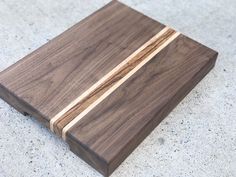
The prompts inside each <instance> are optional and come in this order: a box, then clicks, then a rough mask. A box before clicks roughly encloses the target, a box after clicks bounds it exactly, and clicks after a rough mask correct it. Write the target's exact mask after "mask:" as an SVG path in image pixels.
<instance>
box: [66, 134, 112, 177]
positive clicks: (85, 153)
mask: <svg viewBox="0 0 236 177" xmlns="http://www.w3.org/2000/svg"><path fill="white" fill-rule="evenodd" d="M66 142H67V144H68V145H69V147H70V150H71V151H72V152H73V153H74V154H76V155H77V156H79V157H80V158H81V159H83V160H84V161H85V162H86V163H87V164H89V165H90V166H92V167H93V168H94V169H96V170H97V171H98V172H99V173H101V174H102V175H103V176H105V177H106V176H108V163H107V161H106V160H105V159H103V158H102V157H101V156H99V155H98V154H96V153H95V152H94V151H92V150H90V149H89V148H88V147H86V145H83V144H82V143H81V142H78V140H74V138H73V137H70V136H68V138H67V140H66Z"/></svg>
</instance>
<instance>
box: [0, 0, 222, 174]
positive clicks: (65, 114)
mask: <svg viewBox="0 0 236 177" xmlns="http://www.w3.org/2000/svg"><path fill="white" fill-rule="evenodd" d="M216 57H217V52H215V51H214V50H212V49H210V48H208V47H206V46H204V45H202V44H200V43H198V42H196V41H194V40H192V39H190V38H188V37H186V36H184V35H182V34H180V33H179V32H176V31H175V30H173V29H171V28H169V27H166V26H165V25H163V24H161V23H159V22H156V21H154V20H152V19H150V18H148V17H147V16H145V15H143V14H141V13H139V12H137V11H135V10H133V9H131V8H129V7H127V6H125V5H124V4H122V3H120V2H118V1H112V2H110V3H109V4H108V5H106V6H105V7H103V8H101V9H100V10H98V11H97V12H95V13H94V14H92V15H90V16H89V17H87V18H85V19H84V20H82V21H81V22H79V23H78V24H76V25H74V26H73V27H71V28H70V29H68V30H67V31H65V32H64V33H62V34H61V35H59V36H58V37H56V38H54V39H53V40H51V41H50V42H48V43H47V44H45V45H43V46H42V47H40V48H39V49H37V50H36V51H34V52H33V53H31V54H29V55H28V56H26V57H24V58H23V59H22V60H20V61H18V62H17V63H15V64H14V65H12V66H10V67H9V68H7V69H6V70H4V71H2V72H1V73H0V97H1V98H2V99H3V100H5V101H6V102H7V103H9V104H10V105H12V106H13V107H15V108H16V109H17V110H18V111H20V112H21V113H22V114H24V115H28V114H29V115H32V116H33V117H35V118H37V119H38V120H39V121H40V122H41V123H43V124H44V125H45V126H47V127H48V128H50V129H51V130H52V131H53V132H55V133H56V134H57V135H59V136H62V138H63V139H64V140H65V141H66V142H67V143H68V144H69V146H70V149H71V150H72V151H73V152H74V153H75V154H77V155H78V156H80V157H81V158H82V159H84V160H85V161H86V162H87V163H89V164H90V165H91V166H93V167H94V168H95V169H96V170H98V171H99V172H100V173H101V174H103V175H104V176H109V175H110V174H111V173H112V172H113V171H114V170H115V169H116V168H117V167H118V166H119V164H120V163H121V162H122V161H123V160H124V159H125V158H126V157H127V156H128V155H129V154H130V153H131V152H132V151H133V150H134V149H135V147H136V146H138V144H139V143H141V142H142V140H143V139H144V138H145V137H146V136H147V135H148V134H149V133H150V132H151V131H152V130H153V129H154V128H155V127H156V126H157V125H158V124H159V123H160V122H161V120H162V119H164V118H165V116H167V115H168V113H169V112H170V111H171V110H172V109H173V108H174V107H175V106H176V105H177V104H178V103H179V102H180V101H181V100H182V99H183V98H184V97H185V96H186V94H188V93H189V92H190V91H191V89H192V88H193V87H194V86H195V85H196V84H197V83H198V82H199V81H200V80H201V79H202V78H203V77H204V76H205V75H206V74H207V73H208V72H209V71H210V70H211V69H212V67H213V66H214V64H215V61H216Z"/></svg>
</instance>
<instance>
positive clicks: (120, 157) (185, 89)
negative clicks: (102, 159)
mask: <svg viewBox="0 0 236 177" xmlns="http://www.w3.org/2000/svg"><path fill="white" fill-rule="evenodd" d="M212 51H213V52H214V55H213V56H212V58H210V59H209V61H208V62H207V63H206V65H204V66H203V67H202V69H201V70H200V71H199V72H197V73H196V74H195V75H194V76H193V77H192V78H191V79H190V80H189V82H187V83H186V84H185V85H183V86H182V87H181V89H180V90H179V92H178V93H176V94H175V95H174V96H173V97H172V99H171V100H170V101H169V102H168V103H167V104H166V105H164V106H163V108H162V109H161V111H160V112H159V113H158V114H157V116H156V117H155V118H153V119H152V121H150V122H148V124H147V125H145V126H144V127H143V129H142V130H141V131H140V132H139V133H138V134H137V135H136V136H135V138H133V139H132V140H131V141H130V142H129V143H128V144H127V145H126V146H124V147H123V148H122V150H121V151H120V153H118V154H117V156H115V157H114V158H113V160H112V161H111V162H109V166H108V174H107V176H109V175H111V174H112V173H113V172H114V170H115V169H116V168H117V167H118V166H119V165H120V164H121V163H122V162H123V161H124V160H125V159H126V157H127V156H128V155H129V154H130V153H132V151H133V150H134V149H135V148H136V147H137V146H138V145H139V144H140V143H141V142H142V141H143V140H144V139H145V138H146V137H147V136H148V135H149V134H150V133H151V132H152V131H153V130H154V129H155V128H156V127H157V126H158V124H159V123H160V122H161V121H162V120H163V119H164V118H165V117H166V116H167V115H168V114H169V113H170V112H171V111H172V110H173V109H174V108H175V107H176V106H177V105H178V104H179V103H180V102H181V101H182V100H183V99H184V97H185V96H186V95H187V94H188V93H189V92H190V91H191V90H192V89H193V88H194V87H195V86H196V85H197V84H198V83H199V82H200V81H201V80H202V79H203V78H204V77H205V76H206V75H207V73H209V72H210V70H211V69H212V68H213V67H214V65H215V62H216V58H217V56H218V53H217V52H215V51H214V50H212Z"/></svg>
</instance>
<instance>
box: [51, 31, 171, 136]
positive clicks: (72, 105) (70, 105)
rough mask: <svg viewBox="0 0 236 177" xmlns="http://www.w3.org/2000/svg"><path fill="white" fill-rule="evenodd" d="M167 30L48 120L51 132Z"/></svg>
mask: <svg viewBox="0 0 236 177" xmlns="http://www.w3.org/2000/svg"><path fill="white" fill-rule="evenodd" d="M167 30H169V28H168V27H166V28H164V29H163V30H162V31H160V32H159V33H158V34H156V35H155V36H154V37H153V38H151V39H150V40H149V41H147V42H146V43H145V44H144V45H142V46H141V47H140V48H139V49H137V50H136V51H135V52H134V53H133V54H131V55H130V56H129V57H127V58H126V59H125V60H124V61H123V62H121V63H120V64H119V65H117V66H116V67H115V68H114V69H113V70H111V71H110V72H109V73H108V74H106V75H105V76H104V77H103V78H101V79H100V80H99V81H98V82H96V83H95V84H94V85H93V86H91V87H90V88H89V89H88V90H86V91H85V92H84V93H83V94H82V95H80V96H79V97H78V98H76V99H75V100H74V101H72V102H71V103H70V104H69V105H68V106H67V107H65V108H64V109H63V110H62V111H61V112H59V113H58V114H57V115H56V116H54V117H53V118H52V119H51V120H50V129H51V131H52V132H54V124H55V122H56V121H58V120H59V119H60V118H61V117H63V115H65V114H66V113H67V112H68V111H69V110H70V109H72V108H73V107H74V106H76V105H77V104H79V103H80V102H82V101H83V100H84V99H86V98H87V97H88V96H89V95H91V94H92V93H93V92H94V91H95V90H96V89H97V88H98V87H100V86H101V85H103V84H104V83H105V82H106V81H107V80H108V79H109V78H111V77H112V76H114V75H115V74H116V73H117V71H118V70H120V68H123V67H124V66H125V65H126V64H127V63H129V61H130V60H132V59H133V58H134V57H135V56H136V55H137V54H139V53H140V52H141V51H142V50H144V49H145V48H146V47H147V46H149V45H150V44H151V43H153V41H155V40H156V39H157V38H159V37H160V36H162V35H163V34H164V33H165V32H166V31H167Z"/></svg>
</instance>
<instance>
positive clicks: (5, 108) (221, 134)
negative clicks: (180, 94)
mask: <svg viewBox="0 0 236 177" xmlns="http://www.w3.org/2000/svg"><path fill="white" fill-rule="evenodd" d="M107 2H108V0H93V1H83V0H76V1H75V0H57V1H55V0H34V1H32V0H0V70H3V69H5V68H6V67H8V66H10V65H11V64H13V63H14V62H16V61H17V60H19V59H20V58H22V57H23V56H25V55H26V54H28V53H30V52H32V51H33V50H35V49H36V48H38V47H40V46H41V45H42V44H44V43H46V42H47V41H48V40H50V39H52V38H53V37H55V36H56V35H58V34H60V33H61V32H63V31H64V30H66V29H67V28H68V27H70V26H71V25H73V24H75V23H76V22H78V21H80V20H81V19H83V18H84V17H86V16H88V15H89V14H91V13H92V12H93V11H95V10H97V9H98V8H100V7H102V6H103V5H105V3H107ZM122 2H124V3H126V4H128V5H129V6H131V7H133V8H135V9H137V10H139V11H141V12H143V13H145V14H147V15H148V16H150V17H152V18H154V19H156V20H159V21H161V22H162V23H165V24H167V25H169V26H172V27H174V28H175V29H177V30H179V31H181V32H183V33H184V34H186V35H188V36H190V37H192V38H194V39H196V40H197V41H199V42H202V43H203V44H205V45H207V46H210V47H212V48H214V49H215V50H217V51H219V53H220V55H219V57H218V61H217V64H216V67H215V68H214V70H213V71H211V72H210V74H209V75H208V76H207V77H206V78H205V79H204V80H203V81H202V82H201V83H200V84H199V85H198V86H197V87H196V88H195V89H194V90H193V91H192V92H191V93H190V94H189V95H188V96H187V97H186V98H185V99H184V101H182V102H181V104H180V105H179V106H177V108H176V109H174V111H173V112H172V113H171V114H170V115H169V116H168V117H167V118H166V119H165V120H164V121H163V122H162V123H161V124H160V125H159V126H158V127H157V128H156V129H155V130H154V131H153V132H152V133H151V135H150V136H148V137H147V138H146V139H145V141H144V142H143V143H142V144H141V145H140V146H139V147H138V148H137V149H136V150H135V151H134V152H133V153H132V154H131V155H130V156H129V157H128V158H127V159H126V160H125V162H124V163H123V164H122V165H121V166H120V167H119V168H118V169H117V170H116V171H115V172H114V173H113V175H112V177H132V176H135V177H173V176H174V177H190V176H191V177H206V176H209V177H235V176H236V104H235V103H236V33H235V32H236V21H235V19H236V1H235V0H217V1H216V0H207V1H206V0H198V1H195V0H182V1H177V0H165V1H161V0H159V1H158V0H146V1H144V0H123V1H122ZM12 176H13V177H46V176H49V177H53V176H56V177H96V176H98V177H100V176H101V175H100V174H99V173H97V172H96V171H95V170H94V169H93V168H91V167H90V166H89V165H87V164H86V163H85V162H83V161H82V160H81V159H80V158H78V157H77V156H76V155H74V154H73V153H72V152H70V150H69V148H68V146H67V145H66V144H65V143H64V142H63V141H62V140H61V139H59V138H57V137H56V136H54V135H53V134H52V133H51V132H50V131H49V130H47V129H46V128H44V127H42V126H41V125H40V124H39V123H38V122H37V121H35V120H34V119H33V118H31V117H24V116H22V115H21V114H19V113H18V112H17V111H15V110H14V109H13V108H12V107H10V106H9V105H8V104H6V103H5V102H4V101H2V100H0V177H12Z"/></svg>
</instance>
